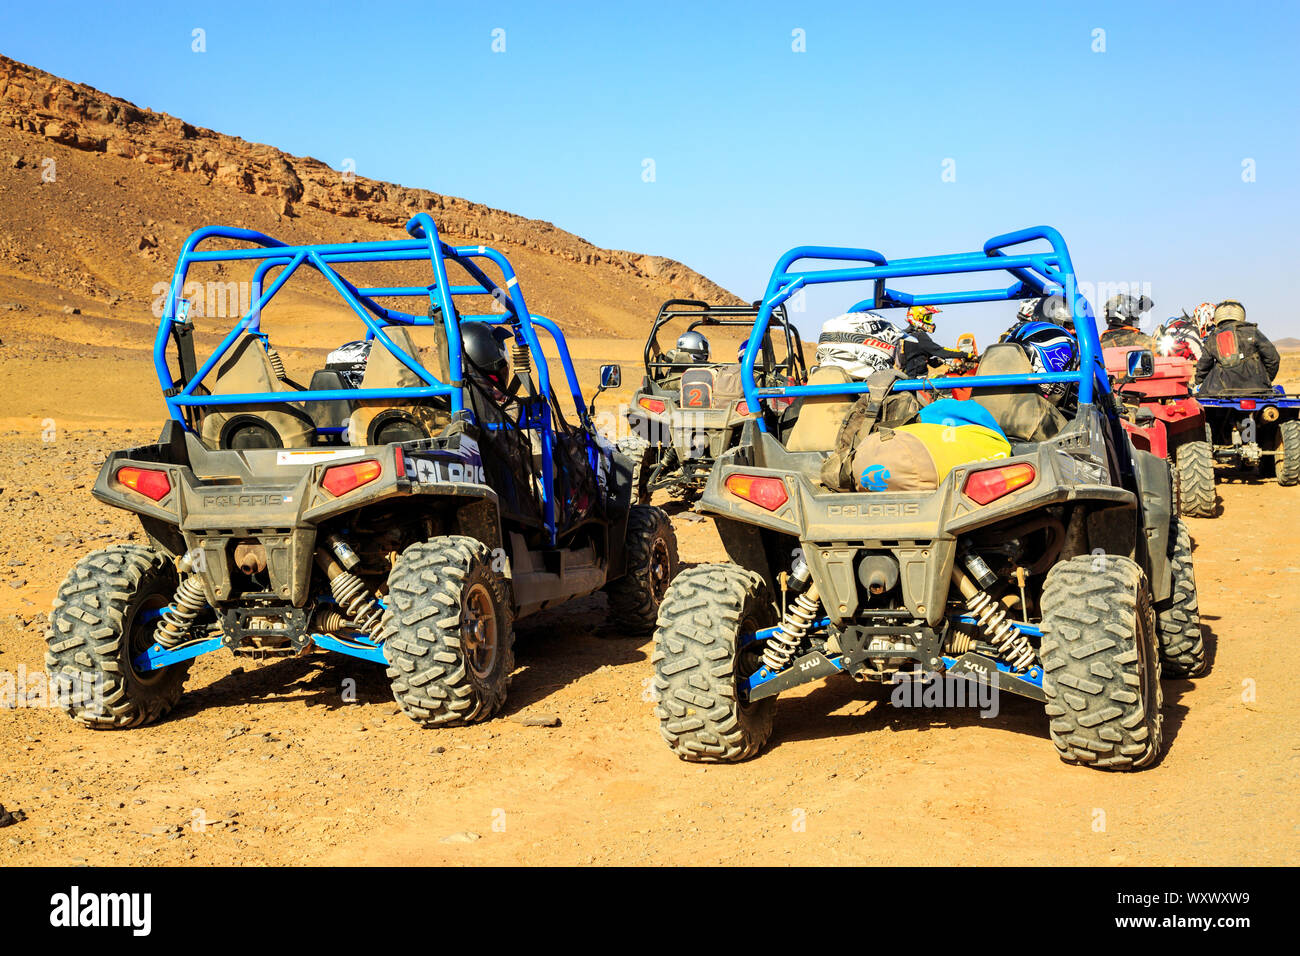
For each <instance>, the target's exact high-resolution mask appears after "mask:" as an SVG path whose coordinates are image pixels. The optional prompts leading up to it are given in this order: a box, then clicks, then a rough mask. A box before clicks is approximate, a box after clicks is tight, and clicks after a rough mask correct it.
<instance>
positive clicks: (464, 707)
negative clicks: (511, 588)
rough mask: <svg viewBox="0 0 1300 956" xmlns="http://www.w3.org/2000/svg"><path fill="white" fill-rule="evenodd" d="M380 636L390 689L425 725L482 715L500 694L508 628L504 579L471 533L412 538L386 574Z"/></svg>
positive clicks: (510, 642) (507, 666)
mask: <svg viewBox="0 0 1300 956" xmlns="http://www.w3.org/2000/svg"><path fill="white" fill-rule="evenodd" d="M387 600H388V608H387V610H385V611H384V616H383V620H382V621H381V622H380V625H379V639H380V641H381V643H382V645H383V648H384V656H385V657H386V658H387V659H388V677H389V680H390V681H391V684H392V688H393V697H394V699H396V701H397V705H398V706H399V707H400V708H401V709H402V712H403V713H405V714H406V716H408V717H410V718H411V719H412V720H414V721H415V722H416V723H418V724H421V725H423V726H425V727H438V726H442V725H445V724H469V723H475V722H477V721H480V720H487V719H488V718H489V717H491V716H492V715H494V714H495V713H496V712H497V711H499V710H500V709H501V707H502V705H504V704H505V700H506V688H507V687H508V686H509V683H510V672H511V671H512V670H514V628H513V623H514V622H513V618H512V613H511V606H510V599H509V595H508V593H507V590H506V584H505V581H504V580H503V579H502V577H501V575H500V574H498V573H497V572H495V571H494V570H492V552H490V551H489V550H488V547H487V545H485V544H484V543H483V542H482V541H479V540H477V539H476V538H469V537H464V536H461V535H448V536H447V537H442V538H434V539H433V540H432V541H423V542H419V543H417V544H413V545H411V546H410V547H409V548H407V549H406V550H405V551H403V552H402V553H401V555H400V556H399V557H398V559H397V561H396V562H395V563H394V565H393V570H392V572H391V573H390V574H389V575H388V599H387Z"/></svg>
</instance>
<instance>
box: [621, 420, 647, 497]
mask: <svg viewBox="0 0 1300 956" xmlns="http://www.w3.org/2000/svg"><path fill="white" fill-rule="evenodd" d="M618 450H619V451H620V452H622V453H623V454H624V455H626V456H627V457H628V458H630V459H632V504H634V505H648V504H649V503H650V498H651V494H650V490H649V488H648V487H647V485H649V483H650V472H651V471H652V468H651V462H652V457H653V449H652V448H651V447H650V443H649V442H647V441H646V440H645V439H644V438H642V437H641V436H640V435H630V436H628V437H627V438H623V439H620V440H619V442H618Z"/></svg>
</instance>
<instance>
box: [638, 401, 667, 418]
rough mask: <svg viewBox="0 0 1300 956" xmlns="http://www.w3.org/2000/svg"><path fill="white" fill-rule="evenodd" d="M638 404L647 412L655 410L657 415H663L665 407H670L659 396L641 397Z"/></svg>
mask: <svg viewBox="0 0 1300 956" xmlns="http://www.w3.org/2000/svg"><path fill="white" fill-rule="evenodd" d="M637 404H638V405H640V406H641V407H642V408H644V409H645V410H646V411H647V412H654V413H655V414H656V415H662V414H663V413H664V409H666V408H667V407H668V406H667V405H665V404H664V403H663V402H661V401H660V400H659V399H657V398H639V399H637Z"/></svg>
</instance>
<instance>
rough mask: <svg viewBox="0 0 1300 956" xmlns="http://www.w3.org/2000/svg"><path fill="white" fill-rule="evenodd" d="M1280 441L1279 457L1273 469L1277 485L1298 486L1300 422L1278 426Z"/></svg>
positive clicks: (1299, 480)
mask: <svg viewBox="0 0 1300 956" xmlns="http://www.w3.org/2000/svg"><path fill="white" fill-rule="evenodd" d="M1278 431H1279V432H1280V438H1281V440H1280V441H1279V443H1278V451H1279V452H1281V454H1280V455H1278V456H1277V458H1276V459H1275V465H1274V469H1275V471H1276V473H1277V483H1278V484H1279V485H1294V484H1300V421H1293V422H1283V423H1282V424H1281V425H1279V426H1278Z"/></svg>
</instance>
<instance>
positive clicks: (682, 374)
mask: <svg viewBox="0 0 1300 956" xmlns="http://www.w3.org/2000/svg"><path fill="white" fill-rule="evenodd" d="M758 312H759V306H758V303H754V304H753V305H749V306H722V305H709V304H707V303H705V302H700V301H698V300H695V299H669V300H668V301H667V302H665V303H664V304H663V305H661V306H660V307H659V313H658V315H656V316H655V320H654V324H653V325H651V327H650V335H649V337H648V338H647V339H646V344H645V378H644V379H643V380H642V383H641V387H640V389H638V390H637V392H636V394H634V395H633V396H632V407H631V409H630V410H629V411H628V414H627V420H628V425H629V426H630V428H631V434H630V435H629V436H628V438H626V439H624V440H622V441H621V442H620V443H619V448H620V449H621V450H623V451H624V452H625V453H626V454H627V455H628V457H630V458H632V459H633V460H634V461H635V462H636V463H637V468H636V485H635V487H636V500H637V501H638V502H641V503H643V504H649V503H650V498H651V496H652V495H653V494H654V492H656V491H658V490H659V489H661V488H666V489H668V491H669V493H670V494H672V495H673V496H675V497H677V498H681V499H683V500H687V501H689V500H693V499H694V498H695V497H697V496H698V494H699V492H700V489H702V488H703V487H704V481H705V479H706V478H707V477H708V474H709V469H710V468H712V467H713V462H714V461H715V460H716V459H717V457H718V455H720V454H722V452H723V451H725V450H726V449H728V448H732V447H734V446H735V444H736V442H737V441H738V440H739V439H740V430H741V427H742V426H743V425H744V424H745V422H747V421H749V420H751V419H752V418H753V417H754V412H753V411H751V406H749V405H747V404H746V402H745V396H744V392H743V390H742V387H741V383H740V363H739V362H738V361H736V362H729V361H724V362H707V363H696V362H693V361H690V360H689V356H684V355H680V354H678V353H677V351H676V350H675V349H669V350H668V351H664V350H663V349H662V348H661V346H660V344H659V336H660V334H661V332H662V331H663V330H664V328H665V327H666V326H672V328H671V330H670V334H671V335H672V336H673V337H674V338H676V336H678V335H680V334H682V333H684V332H688V331H703V332H708V331H709V330H711V329H727V328H731V329H744V330H745V335H746V336H747V335H748V330H749V329H750V328H751V327H752V326H753V323H754V317H755V316H756V315H758ZM771 326H774V327H775V329H776V331H777V333H778V335H779V338H780V342H779V346H780V347H779V348H777V347H776V346H774V343H773V338H772V335H771V334H770V331H771V328H770V327H769V332H768V334H766V335H765V336H764V338H763V340H762V344H761V347H760V351H759V357H758V359H757V364H756V366H755V372H754V374H755V375H757V376H758V379H759V381H760V382H762V383H763V384H764V385H768V384H772V385H786V384H791V385H796V384H801V383H802V382H804V381H805V380H806V378H807V375H808V372H807V368H806V366H805V365H804V357H803V342H802V341H801V340H800V338H799V330H798V329H796V328H795V327H794V326H793V325H791V324H790V322H789V320H788V319H787V317H786V314H785V309H784V308H779V309H776V310H775V312H774V314H773V316H772V321H771ZM727 349H728V346H727V345H726V344H724V343H722V342H720V341H719V342H718V343H716V345H715V352H720V351H723V350H727ZM730 350H731V351H733V352H734V350H735V346H734V345H732V346H730ZM777 401H778V402H781V401H782V400H780V399H777ZM786 404H788V403H786Z"/></svg>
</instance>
